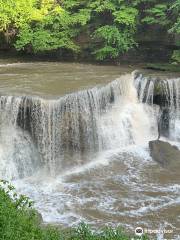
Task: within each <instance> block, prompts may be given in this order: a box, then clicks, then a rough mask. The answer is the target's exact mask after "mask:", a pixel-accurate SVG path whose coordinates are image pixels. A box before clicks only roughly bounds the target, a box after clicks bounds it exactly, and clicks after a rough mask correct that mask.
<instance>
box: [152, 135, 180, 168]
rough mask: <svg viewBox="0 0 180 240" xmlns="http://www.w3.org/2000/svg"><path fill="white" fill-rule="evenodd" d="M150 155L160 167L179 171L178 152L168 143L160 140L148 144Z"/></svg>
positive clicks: (179, 159) (179, 160)
mask: <svg viewBox="0 0 180 240" xmlns="http://www.w3.org/2000/svg"><path fill="white" fill-rule="evenodd" d="M149 148H150V155H151V157H152V158H153V159H154V160H155V161H156V162H158V163H159V164H160V165H161V166H162V167H164V168H168V169H170V170H176V171H177V170H178V171H179V170H180V150H179V149H178V148H177V147H176V146H172V145H171V144H170V143H168V142H163V141H160V140H155V141H150V142H149Z"/></svg>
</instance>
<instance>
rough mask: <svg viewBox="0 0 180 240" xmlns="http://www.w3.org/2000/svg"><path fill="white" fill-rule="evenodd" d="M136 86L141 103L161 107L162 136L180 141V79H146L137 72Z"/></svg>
mask: <svg viewBox="0 0 180 240" xmlns="http://www.w3.org/2000/svg"><path fill="white" fill-rule="evenodd" d="M135 85H136V88H137V91H138V96H139V100H140V102H143V103H146V104H149V105H151V106H153V105H158V106H160V112H159V115H161V116H159V118H160V128H161V129H160V130H161V134H162V135H163V136H165V137H167V138H169V139H170V140H174V141H179V140H180V78H173V79H160V78H153V77H144V76H143V75H142V74H138V73H137V72H135Z"/></svg>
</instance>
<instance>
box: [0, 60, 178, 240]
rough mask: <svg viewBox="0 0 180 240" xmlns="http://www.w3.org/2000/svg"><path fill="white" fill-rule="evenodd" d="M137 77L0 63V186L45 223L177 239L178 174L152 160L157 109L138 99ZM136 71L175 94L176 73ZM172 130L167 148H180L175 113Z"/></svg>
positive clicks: (108, 70)
mask: <svg viewBox="0 0 180 240" xmlns="http://www.w3.org/2000/svg"><path fill="white" fill-rule="evenodd" d="M135 69H137V66H123V67H122V66H95V65H91V64H76V63H57V62H55V63H52V62H50V63H48V62H35V63H17V62H16V63H7V62H6V63H5V62H2V61H1V64H0V96H1V97H0V102H1V116H3V117H2V118H1V124H0V126H1V127H0V130H1V131H0V135H1V140H0V162H1V166H0V178H5V179H8V180H11V181H13V183H14V185H15V186H16V187H17V190H18V191H19V192H20V193H23V194H26V195H27V196H29V197H30V198H32V199H33V200H34V201H35V207H36V208H37V210H38V211H39V212H40V213H41V214H42V216H43V220H44V222H47V223H51V224H58V225H61V226H63V227H66V226H74V225H76V224H78V223H79V222H81V221H84V222H86V223H88V224H90V225H92V227H95V228H96V227H102V226H105V225H111V226H117V225H120V226H123V227H124V228H125V229H126V230H127V231H130V232H134V230H135V228H136V227H142V228H144V230H146V229H147V230H148V231H159V233H157V234H155V233H151V234H150V236H151V237H152V239H159V240H160V239H179V238H178V237H179V235H180V174H179V171H180V165H179V171H178V170H177V172H176V173H175V172H173V171H172V170H170V169H164V168H162V167H161V166H159V165H158V164H157V163H156V162H154V161H153V160H152V159H151V157H150V154H149V149H148V142H149V141H150V140H152V139H156V138H157V107H156V106H153V105H150V104H148V102H147V103H143V102H141V100H139V99H138V96H137V90H136V87H135V84H134V80H133V77H132V75H131V72H133V71H134V70H135ZM142 71H143V72H144V73H145V74H150V75H151V76H154V77H155V76H156V77H161V78H162V79H167V78H172V81H173V82H174V85H173V87H174V88H173V89H175V90H176V91H177V93H180V90H179V89H180V85H179V83H180V76H179V75H178V74H174V73H163V74H162V73H159V72H154V71H145V70H142ZM115 79H116V80H115ZM114 80H115V81H114ZM139 81H142V83H145V80H143V79H140V80H139ZM168 86H171V84H169V85H168ZM84 89H87V91H84ZM144 89H145V88H144ZM149 89H150V88H149ZM147 92H148V96H149V95H151V94H153V93H151V91H150V90H149V91H147ZM69 93H71V94H70V95H69ZM112 93H113V94H112ZM67 94H68V95H67ZM141 94H143V88H142V89H141ZM27 96H29V97H27ZM177 96H179V95H177ZM29 99H30V100H29ZM176 105H177V103H176ZM22 106H23V107H22ZM20 109H21V115H23V114H24V116H21V117H20V113H19V111H20ZM22 109H23V114H22ZM24 109H26V110H24ZM29 109H30V110H29ZM29 114H31V115H30V117H29ZM17 119H20V120H17ZM28 121H30V124H29V125H30V126H31V127H26V125H27V122H28ZM29 125H28V126H29ZM32 129H33V130H32ZM170 131H171V138H168V139H165V140H166V141H170V142H172V143H173V144H175V145H177V146H180V140H179V139H180V111H179V108H177V107H176V115H175V127H174V128H173V129H170ZM172 136H173V137H172ZM163 231H169V232H170V233H166V234H163V233H162V232H163Z"/></svg>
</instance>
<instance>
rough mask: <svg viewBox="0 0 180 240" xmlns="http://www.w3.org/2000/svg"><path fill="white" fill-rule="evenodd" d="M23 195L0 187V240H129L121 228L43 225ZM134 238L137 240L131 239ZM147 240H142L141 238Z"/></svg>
mask: <svg viewBox="0 0 180 240" xmlns="http://www.w3.org/2000/svg"><path fill="white" fill-rule="evenodd" d="M32 205H33V202H32V201H30V200H29V198H27V197H26V196H23V195H20V196H18V195H17V194H16V193H15V191H14V187H13V186H11V185H10V184H9V183H8V182H6V181H1V184H0V239H1V240H129V239H131V237H130V236H128V235H127V234H125V233H123V231H122V230H121V229H112V228H106V229H105V230H104V231H101V232H99V233H97V232H94V231H92V230H91V229H90V228H89V227H88V226H87V225H85V224H84V223H82V224H80V225H79V226H78V227H77V228H76V229H67V230H60V229H58V228H55V227H52V226H43V224H42V223H41V219H40V217H39V214H38V213H37V212H36V211H35V210H34V209H33V208H32ZM134 239H137V238H136V237H134ZM141 239H142V240H147V238H146V237H143V238H141Z"/></svg>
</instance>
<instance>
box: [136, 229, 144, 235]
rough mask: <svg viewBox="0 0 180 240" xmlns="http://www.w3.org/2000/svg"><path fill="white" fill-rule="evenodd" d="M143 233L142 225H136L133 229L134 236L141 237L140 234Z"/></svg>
mask: <svg viewBox="0 0 180 240" xmlns="http://www.w3.org/2000/svg"><path fill="white" fill-rule="evenodd" d="M143 233H144V231H143V228H142V227H137V228H136V229H135V234H136V236H138V237H141V236H142V235H143Z"/></svg>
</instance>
